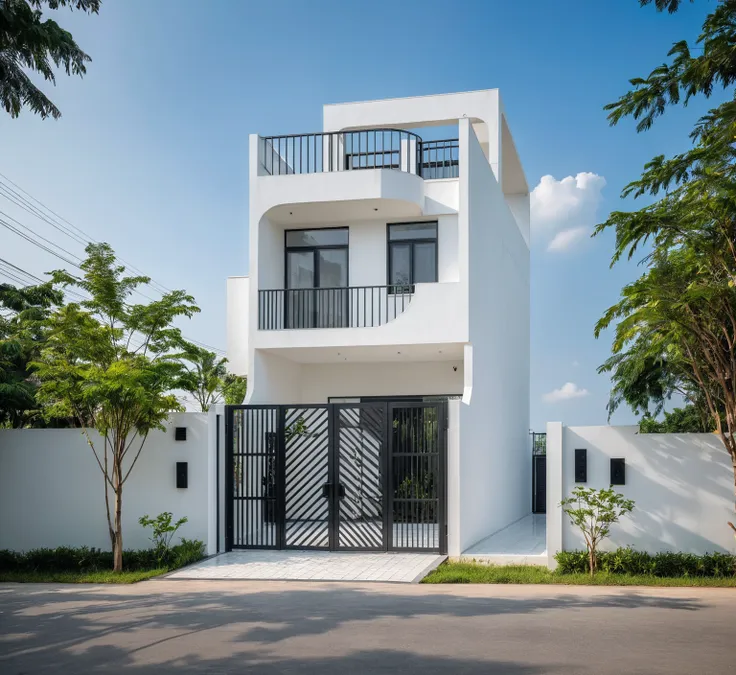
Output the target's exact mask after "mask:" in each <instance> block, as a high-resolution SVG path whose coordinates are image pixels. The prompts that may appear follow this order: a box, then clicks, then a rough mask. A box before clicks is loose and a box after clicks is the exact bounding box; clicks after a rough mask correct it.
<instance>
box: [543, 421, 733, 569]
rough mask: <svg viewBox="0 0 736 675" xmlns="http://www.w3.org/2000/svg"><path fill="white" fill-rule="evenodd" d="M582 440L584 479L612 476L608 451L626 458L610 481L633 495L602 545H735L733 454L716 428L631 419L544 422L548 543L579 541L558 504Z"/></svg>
mask: <svg viewBox="0 0 736 675" xmlns="http://www.w3.org/2000/svg"><path fill="white" fill-rule="evenodd" d="M576 448H585V449H586V450H587V451H588V452H587V462H588V476H587V478H588V480H587V483H585V484H582V483H581V484H580V485H585V486H587V487H594V488H603V487H608V486H609V484H610V460H611V458H623V459H625V460H626V484H625V485H618V486H614V488H615V489H616V490H617V491H618V492H620V493H622V494H624V495H625V496H626V497H628V498H630V499H633V500H634V501H635V502H636V505H635V508H634V511H633V512H632V513H631V514H629V515H627V516H625V517H624V518H623V519H622V521H621V522H620V523H619V524H617V525H614V526H613V528H612V530H611V538H610V539H609V540H608V541H607V543H606V545H605V547H604V548H608V549H610V548H616V547H618V546H633V547H634V548H636V549H637V550H640V551H649V552H652V553H654V552H657V551H684V552H689V553H706V552H712V551H734V550H736V542H734V537H733V532H732V531H731V529H730V528H729V527H728V525H727V524H726V523H727V522H728V521H733V520H734V518H735V515H736V514H734V492H733V470H732V468H731V460H730V458H729V456H728V454H727V453H726V450H725V448H724V447H723V443H722V442H721V440H720V439H719V438H718V436H716V435H715V434H640V433H639V431H638V427H637V426H621V427H611V426H597V427H564V426H563V425H562V424H560V423H557V422H554V423H550V424H548V425H547V550H548V552H549V554H550V560H551V559H552V556H553V555H554V554H555V553H556V552H557V551H559V550H573V549H584V548H585V543H584V541H583V539H582V536H581V535H580V533H579V531H578V530H577V528H575V527H574V526H572V525H570V521H569V519H568V518H567V517H565V516H564V514H563V513H562V510H561V509H560V506H559V503H560V500H561V499H562V498H563V497H565V496H567V495H569V494H570V492H571V491H572V490H573V489H574V487H575V486H576V485H577V484H576V483H575V449H576Z"/></svg>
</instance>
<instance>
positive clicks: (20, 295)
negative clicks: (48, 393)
mask: <svg viewBox="0 0 736 675" xmlns="http://www.w3.org/2000/svg"><path fill="white" fill-rule="evenodd" d="M62 300H63V294H62V293H61V292H60V291H58V290H55V289H54V288H52V286H51V284H50V283H48V284H41V285H39V286H28V287H25V288H16V287H15V286H12V285H10V284H0V426H4V425H5V426H10V427H24V426H28V425H30V424H33V423H35V422H37V421H38V418H39V417H40V415H39V412H40V411H39V406H38V404H37V402H36V388H37V385H38V383H37V381H36V379H35V378H34V375H33V372H32V371H31V368H30V362H31V361H32V360H33V359H34V358H35V357H36V356H38V352H39V347H40V345H41V329H40V323H41V321H42V320H43V319H45V318H46V317H47V316H48V313H49V311H50V309H51V308H52V307H54V306H57V305H59V304H60V303H61V302H62Z"/></svg>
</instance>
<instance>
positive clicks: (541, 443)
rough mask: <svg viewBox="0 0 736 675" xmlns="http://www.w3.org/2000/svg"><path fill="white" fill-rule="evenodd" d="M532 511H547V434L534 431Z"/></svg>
mask: <svg viewBox="0 0 736 675" xmlns="http://www.w3.org/2000/svg"><path fill="white" fill-rule="evenodd" d="M532 513H547V434H545V433H532Z"/></svg>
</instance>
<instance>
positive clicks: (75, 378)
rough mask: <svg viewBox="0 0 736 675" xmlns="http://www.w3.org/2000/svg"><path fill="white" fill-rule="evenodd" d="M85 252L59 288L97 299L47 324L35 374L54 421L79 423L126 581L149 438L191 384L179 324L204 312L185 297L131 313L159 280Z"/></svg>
mask: <svg viewBox="0 0 736 675" xmlns="http://www.w3.org/2000/svg"><path fill="white" fill-rule="evenodd" d="M86 252H87V258H86V259H85V261H84V262H83V263H82V264H81V270H82V277H81V278H77V277H75V276H73V275H71V274H69V273H68V272H66V271H63V270H59V271H56V272H54V273H53V280H54V283H55V284H58V285H60V286H61V287H63V288H67V287H72V288H76V289H79V291H81V292H82V293H83V294H86V295H88V296H89V299H88V300H84V301H81V302H79V303H77V302H70V303H67V304H65V305H63V306H61V307H59V308H58V309H55V310H54V311H53V312H51V314H50V315H49V316H48V318H47V319H46V320H45V321H44V322H43V326H44V330H45V344H44V346H43V348H42V349H41V353H40V355H39V357H38V359H37V361H35V362H34V364H33V366H34V368H35V370H36V372H37V374H38V377H39V379H40V387H39V390H38V398H39V400H40V401H41V402H42V403H44V404H45V405H46V406H47V408H46V414H47V415H49V416H56V417H59V416H67V415H70V416H73V417H74V418H75V419H76V421H77V423H78V425H79V426H80V427H81V428H82V432H83V433H84V435H85V437H86V440H87V443H88V445H89V446H90V448H91V449H92V452H93V454H94V457H95V460H96V462H97V465H98V467H99V468H100V471H101V473H102V477H103V480H104V484H105V508H106V514H107V523H108V531H109V535H110V542H111V545H112V551H113V560H114V570H115V571H116V572H119V571H121V570H122V564H123V557H122V556H123V533H122V505H123V487H124V485H125V483H126V481H127V480H128V478H129V477H130V475H131V472H132V470H133V468H134V467H135V465H136V463H137V461H138V458H139V457H140V455H141V452H142V451H143V447H144V445H145V442H146V438H147V436H148V434H149V433H150V432H151V431H152V430H153V429H163V428H164V426H163V425H164V421H165V420H166V418H167V417H168V415H169V413H171V412H172V411H177V410H181V409H182V408H181V405H180V404H179V402H178V401H177V398H176V396H175V395H174V394H173V393H171V392H172V389H173V388H174V386H175V384H176V383H177V382H178V381H179V379H180V378H181V377H182V374H183V369H182V365H181V363H180V361H179V359H178V358H177V357H176V355H175V354H174V353H175V352H177V351H180V350H181V349H182V348H183V347H184V345H185V342H184V340H183V338H182V336H181V332H180V331H179V329H178V328H175V327H174V326H173V321H174V320H175V319H176V318H178V317H181V316H185V317H191V316H192V315H193V314H194V313H195V312H198V311H199V309H198V308H197V307H196V305H195V304H194V299H193V298H192V297H191V296H189V295H187V294H186V293H185V292H184V291H178V290H177V291H172V292H170V293H167V294H166V295H164V296H163V297H162V298H161V299H160V300H156V301H152V302H150V303H148V304H129V299H130V296H131V294H132V293H133V292H134V291H135V289H136V288H137V287H138V286H140V285H141V284H145V283H148V282H149V281H150V279H149V278H148V277H145V276H133V277H131V276H125V268H124V267H122V266H119V265H118V264H117V263H116V261H115V255H114V253H113V251H112V249H111V248H110V247H109V246H108V245H107V244H90V245H88V246H87V248H86ZM172 354H174V355H172ZM91 427H92V428H93V429H94V430H96V431H97V432H98V434H99V437H98V436H96V435H94V434H93V433H92V428H91ZM110 493H112V498H113V510H112V511H111V507H110Z"/></svg>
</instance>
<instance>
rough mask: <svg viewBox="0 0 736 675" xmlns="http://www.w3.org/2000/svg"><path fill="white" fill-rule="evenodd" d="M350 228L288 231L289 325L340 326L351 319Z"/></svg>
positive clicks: (286, 306) (287, 324) (287, 301)
mask: <svg viewBox="0 0 736 675" xmlns="http://www.w3.org/2000/svg"><path fill="white" fill-rule="evenodd" d="M347 285H348V228H324V229H321V230H287V231H286V303H285V311H286V318H285V325H286V327H287V328H340V327H344V326H346V325H347V320H348V312H347V305H348V290H347Z"/></svg>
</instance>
